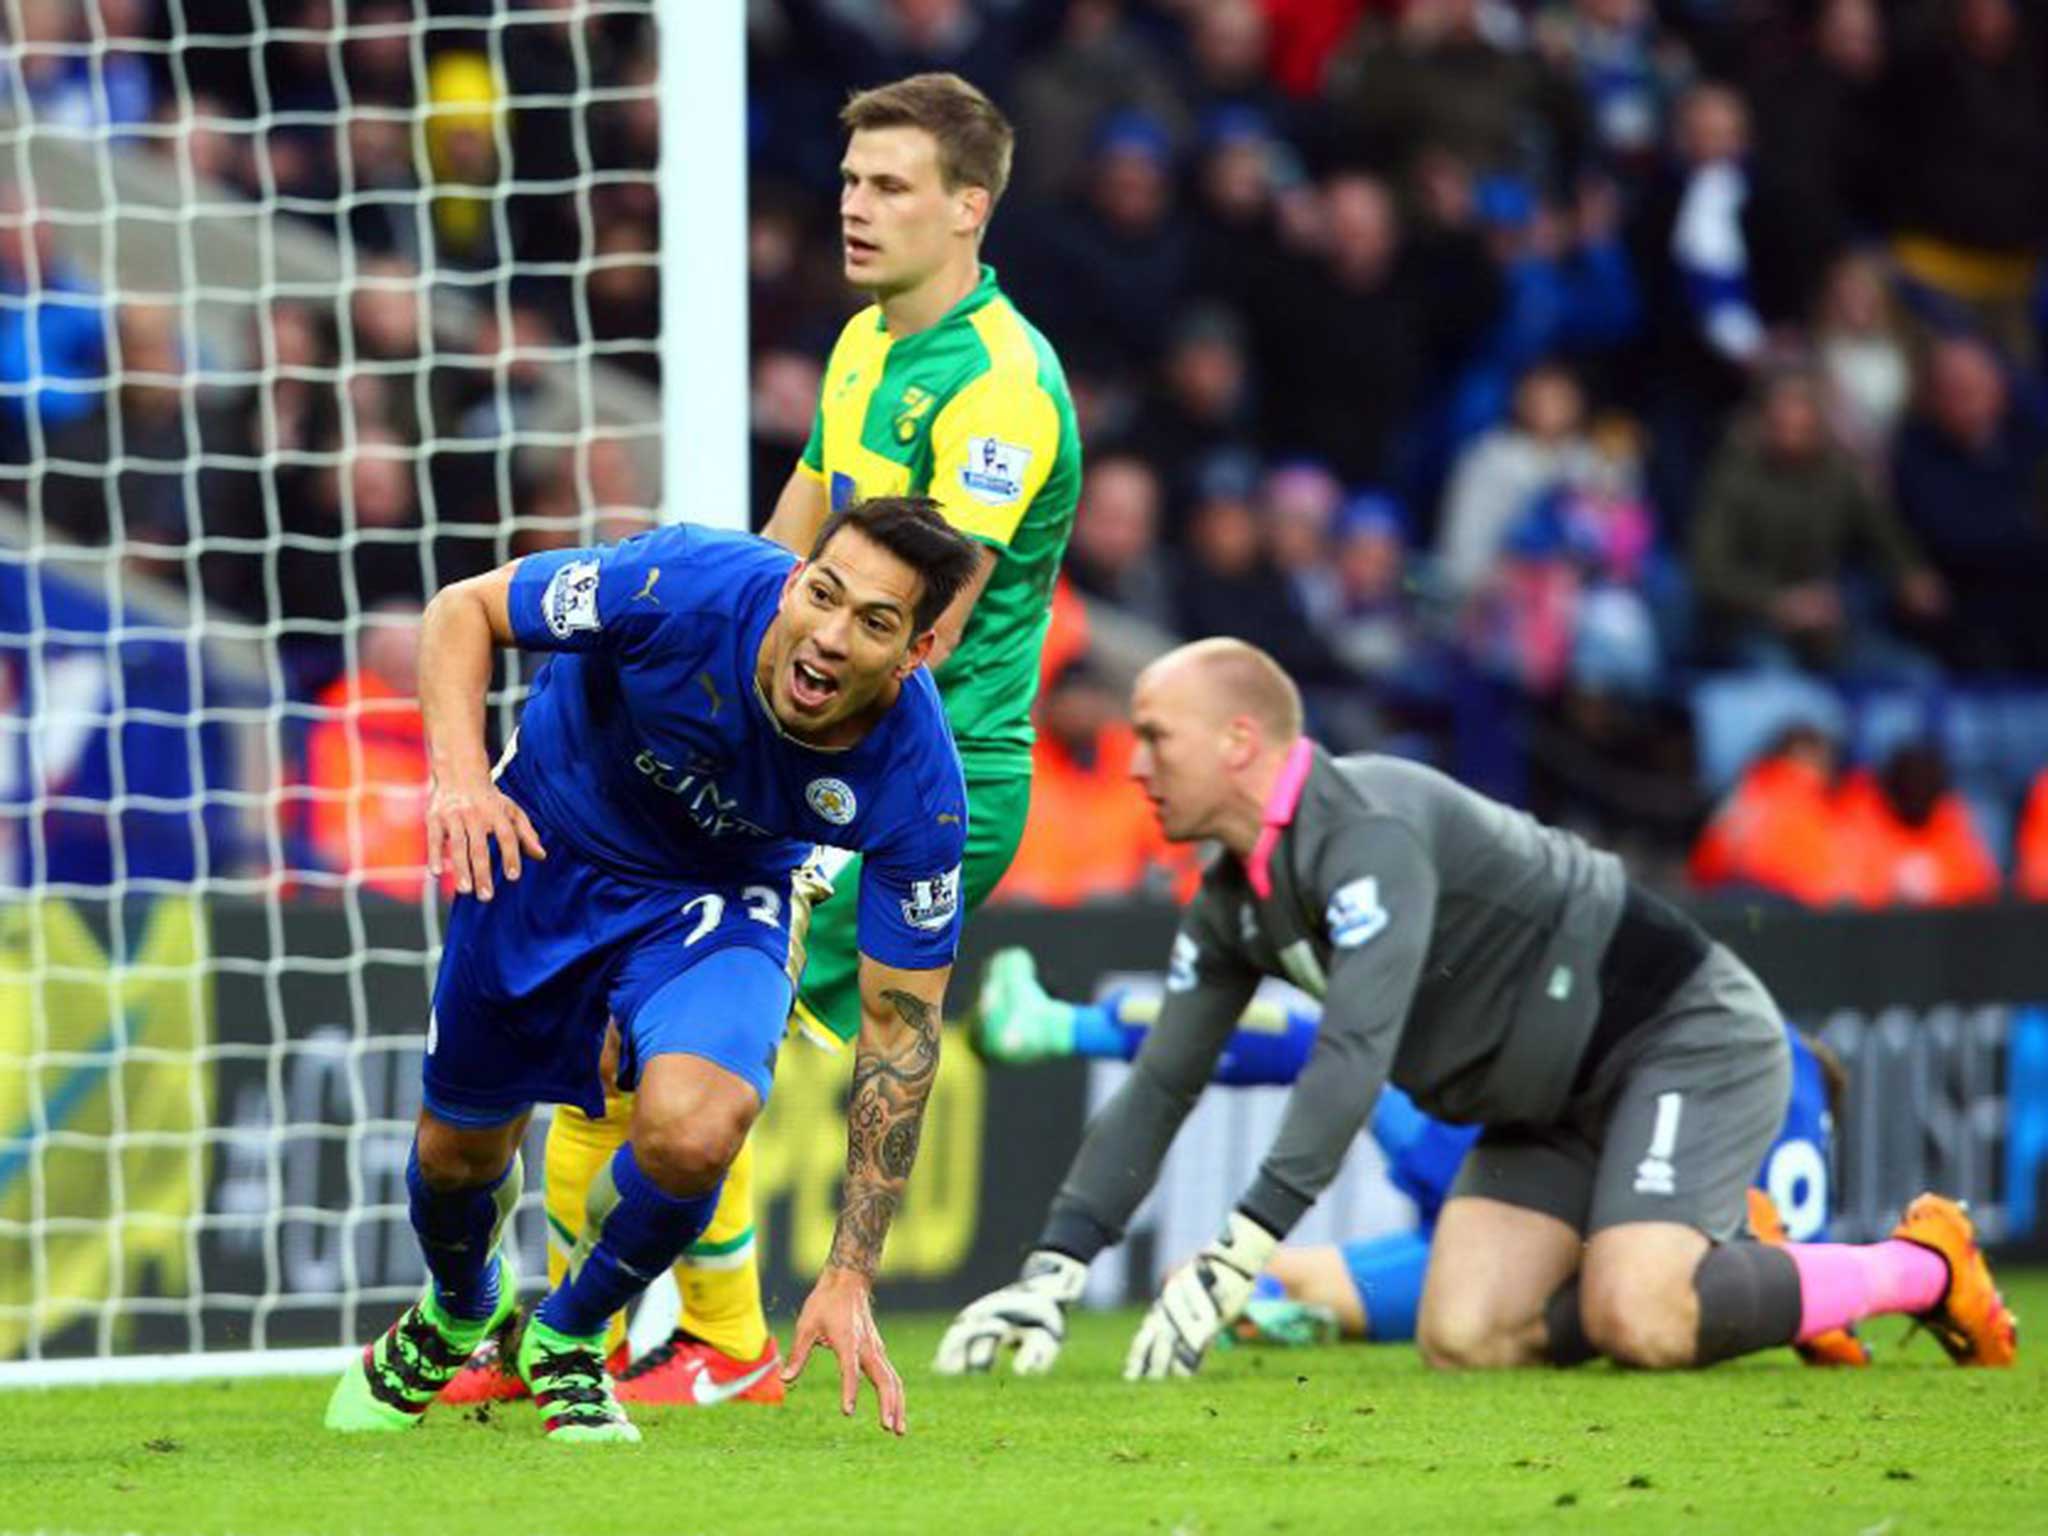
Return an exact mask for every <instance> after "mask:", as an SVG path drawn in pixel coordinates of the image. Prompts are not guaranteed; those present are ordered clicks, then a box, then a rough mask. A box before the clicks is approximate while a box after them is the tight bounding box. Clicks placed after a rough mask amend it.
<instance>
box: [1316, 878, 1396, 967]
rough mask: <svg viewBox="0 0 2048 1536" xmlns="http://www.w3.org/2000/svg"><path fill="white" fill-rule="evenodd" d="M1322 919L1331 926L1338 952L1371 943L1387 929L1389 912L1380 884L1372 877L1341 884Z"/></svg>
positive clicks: (1331, 936) (1331, 937)
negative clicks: (1384, 904) (1383, 900)
mask: <svg viewBox="0 0 2048 1536" xmlns="http://www.w3.org/2000/svg"><path fill="white" fill-rule="evenodd" d="M1323 920H1324V921H1325V922H1326V923H1328V924H1329V925H1330V943H1331V944H1332V945H1333V946H1334V947H1335V948H1338V949H1357V948H1358V947H1359V946H1360V945H1361V944H1369V943H1371V942H1372V940H1373V939H1374V938H1376V937H1377V936H1378V935H1379V932H1380V930H1381V929H1382V928H1384V927H1386V926H1387V920H1388V913H1387V909H1386V908H1385V907H1383V906H1381V905H1380V883H1379V881H1378V880H1377V879H1375V878H1374V877H1373V876H1371V875H1367V876H1366V877H1365V878H1364V879H1362V880H1353V881H1352V882H1351V883H1350V884H1348V885H1341V886H1339V887H1338V888H1337V892H1336V894H1335V895H1334V896H1332V897H1331V898H1330V905H1329V906H1328V907H1327V908H1326V909H1324V912H1323Z"/></svg>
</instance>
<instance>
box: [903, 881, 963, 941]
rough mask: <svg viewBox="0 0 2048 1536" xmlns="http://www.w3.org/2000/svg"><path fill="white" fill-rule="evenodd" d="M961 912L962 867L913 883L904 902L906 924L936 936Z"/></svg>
mask: <svg viewBox="0 0 2048 1536" xmlns="http://www.w3.org/2000/svg"><path fill="white" fill-rule="evenodd" d="M959 910H960V866H959V865H958V864H955V865H954V866H953V867H952V868H951V869H949V870H947V871H946V872H945V873H944V874H943V875H934V876H932V878H931V879H929V880H913V881H911V882H910V894H909V895H908V896H907V897H905V898H904V900H903V921H905V922H906V923H908V924H910V926H911V927H913V928H922V929H923V930H924V931H925V932H927V933H936V932H937V931H938V930H939V929H941V928H943V927H945V926H946V925H947V924H948V923H950V922H952V921H953V915H954V914H955V913H956V912H958V911H959Z"/></svg>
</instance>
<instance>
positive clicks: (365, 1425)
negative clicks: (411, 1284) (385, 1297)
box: [326, 1252, 519, 1434]
mask: <svg viewBox="0 0 2048 1536" xmlns="http://www.w3.org/2000/svg"><path fill="white" fill-rule="evenodd" d="M492 1262H494V1263H495V1264H496V1265H497V1266H498V1304H497V1306H496V1307H494V1308H492V1309H491V1315H490V1316H489V1317H486V1318H479V1319H478V1320H476V1321H475V1322H471V1321H470V1320H469V1319H467V1318H460V1317H450V1316H449V1315H448V1314H447V1312H446V1311H444V1310H443V1309H442V1307H441V1302H440V1298H439V1297H437V1296H436V1295H435V1294H434V1282H433V1281H432V1280H429V1281H428V1282H427V1288H426V1291H425V1293H424V1294H423V1295H422V1296H421V1297H420V1299H419V1300H418V1301H416V1302H414V1303H413V1304H412V1305H411V1306H409V1307H407V1308H406V1309H405V1311H404V1313H403V1314H401V1315H400V1317H399V1319H398V1321H397V1322H395V1323H393V1324H392V1325H391V1327H390V1328H389V1329H387V1330H386V1331H385V1333H384V1336H383V1337H382V1338H380V1339H378V1340H377V1341H376V1342H375V1343H373V1344H370V1345H368V1346H366V1347H365V1348H364V1350H363V1352H362V1354H361V1355H359V1356H357V1357H356V1359H354V1360H352V1361H350V1362H349V1367H348V1369H347V1370H345V1371H343V1372H342V1373H341V1380H340V1381H338V1382H336V1383H335V1384H334V1395H333V1396H331V1397H329V1398H328V1399H327V1419H326V1423H327V1427H328V1428H329V1429H332V1430H338V1431H340V1432H341V1433H343V1434H359V1433H365V1432H369V1433H376V1432H382V1431H389V1430H400V1429H411V1428H412V1427H413V1426H414V1425H415V1424H417V1423H419V1421H420V1419H421V1418H422V1417H423V1416H424V1415H425V1413H426V1411H427V1404H429V1403H431V1402H432V1401H433V1400H434V1398H435V1396H436V1394H438V1393H439V1392H440V1390H441V1389H442V1388H443V1387H445V1386H447V1385H448V1383H449V1382H451V1381H453V1380H454V1379H455V1375H456V1373H457V1372H458V1371H460V1370H461V1369H462V1368H463V1366H464V1365H466V1364H468V1363H469V1357H470V1356H471V1355H472V1354H474V1353H475V1352H476V1349H477V1346H478V1345H480V1344H482V1343H483V1341H484V1340H485V1339H487V1338H489V1337H490V1336H491V1335H492V1334H493V1333H495V1332H497V1330H498V1329H500V1328H502V1327H503V1326H504V1325H505V1323H506V1322H507V1320H509V1319H510V1318H511V1316H512V1314H513V1313H514V1312H516V1311H517V1310H518V1309H519V1282H518V1280H517V1278H516V1277H515V1276H514V1274H513V1272H512V1263H511V1260H509V1259H508V1258H506V1256H505V1255H504V1254H503V1253H502V1252H500V1253H499V1254H497V1255H496V1256H495V1258H494V1259H493V1261H492Z"/></svg>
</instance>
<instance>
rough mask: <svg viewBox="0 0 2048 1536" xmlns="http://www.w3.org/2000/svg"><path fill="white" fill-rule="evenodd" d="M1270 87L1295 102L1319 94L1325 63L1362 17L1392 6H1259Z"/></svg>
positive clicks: (1299, 2)
mask: <svg viewBox="0 0 2048 1536" xmlns="http://www.w3.org/2000/svg"><path fill="white" fill-rule="evenodd" d="M1263 8H1264V10H1265V13H1266V26H1267V30H1268V32H1269V35H1270V38H1271V42H1270V46H1269V50H1268V51H1269V56H1270V59H1271V64H1272V73H1273V80H1274V83H1275V84H1277V85H1278V86H1279V87H1280V89H1281V90H1283V91H1285V92H1286V93H1287V94H1288V95H1289V96H1291V97H1293V98H1295V99H1296V100H1306V99H1309V98H1313V97H1317V96H1320V95H1322V94H1323V88H1324V86H1325V84H1326V83H1327V76H1328V73H1329V66H1330V59H1331V57H1332V56H1333V55H1334V54H1335V53H1336V52H1337V50H1338V49H1339V48H1341V47H1342V46H1343V45H1344V42H1345V40H1346V39H1347V38H1348V37H1350V36H1351V33H1352V30H1353V28H1355V27H1356V26H1357V25H1358V19H1359V17H1361V16H1362V15H1364V14H1365V13H1366V12H1367V11H1391V10H1395V9H1398V3H1397V0H1264V5H1263Z"/></svg>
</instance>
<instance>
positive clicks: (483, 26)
mask: <svg viewBox="0 0 2048 1536" xmlns="http://www.w3.org/2000/svg"><path fill="white" fill-rule="evenodd" d="M0 25H4V30H5V34H6V46H5V48H4V50H0V695H4V698H5V704H6V708H5V710H4V712H0V722H4V726H5V731H4V736H0V948H4V958H0V1362H9V1363H7V1364H0V1377H4V1376H5V1375H7V1374H10V1373H11V1374H13V1375H14V1376H15V1377H16V1378H17V1379H19V1378H21V1377H23V1376H37V1375H40V1376H41V1378H42V1379H51V1378H52V1377H58V1376H63V1375H65V1374H88V1375H90V1374H100V1375H106V1374H113V1373H115V1372H116V1371H117V1370H118V1369H119V1368H120V1363H121V1362H122V1361H124V1360H128V1359H129V1358H130V1357H159V1359H158V1363H159V1365H160V1364H161V1359H160V1357H163V1356H167V1355H176V1356H192V1355H197V1354H200V1353H201V1352H206V1355H207V1361H208V1364H209V1365H210V1366H212V1367H218V1366H219V1365H220V1364H221V1363H222V1361H223V1359H224V1358H225V1357H226V1356H228V1355H234V1354H238V1353H243V1352H246V1353H244V1354H243V1357H244V1358H246V1359H247V1360H249V1361H252V1362H254V1363H255V1364H256V1366H257V1368H264V1367H275V1366H278V1365H283V1364H290V1363H292V1361H293V1359H294V1357H293V1356H292V1355H291V1353H290V1352H291V1351H292V1350H294V1349H303V1348H307V1347H324V1348H326V1349H327V1350H330V1351H332V1350H335V1349H338V1348H340V1347H342V1346H346V1345H349V1344H351V1343H353V1342H356V1341H359V1340H360V1339H362V1338H363V1337H365V1336H366V1334H367V1333H368V1332H370V1331H372V1330H373V1329H374V1328H375V1327H381V1326H382V1325H383V1323H384V1322H385V1321H386V1320H388V1318H389V1317H390V1316H391V1315H392V1313H393V1311H394V1310H395V1309H396V1306H397V1305H398V1304H400V1303H402V1302H403V1301H404V1300H407V1299H409V1298H410V1297H411V1296H413V1295H414V1294H416V1292H417V1289H418V1286H419V1284H420V1281H421V1269H420V1264H419V1259H418V1255H417V1250H416V1247H415V1245H414V1242H413V1239H412V1235H411V1231H410V1227H409V1225H408V1223H407V1220H406V1216H405V1186H404V1167H405V1159H406V1152H407V1148H408V1145H409V1142H410V1137H411V1125H412V1119H413V1116H414V1114H415V1112H416V1110H417V1108H418V1100H419V1087H418V1062H419V1052H420V1049H421V1044H422V1039H423V1034H424V1028H425V1021H426V1012H427V1008H426V1004H427V998H428V992H429V987H430V985H431V981H432V976H433V968H434V964H435V961H436V959H437V946H438V943H439V937H440V919H439V910H440V905H439V899H438V898H439V893H438V892H436V891H435V890H434V889H433V888H432V886H431V884H430V882H429V881H428V880H427V878H426V876H425V873H424V871H423V870H422V868H421V862H422V854H423V849H424V837H423V833H422V832H421V827H420V821H421V817H420V812H421V807H422V804H423V799H424V783H423V780H424V757H423V753H422V748H421V734H420V722H419V716H418V713H417V709H416V706H415V705H414V704H413V702H412V699H413V692H414V687H413V684H414V667H415V663H416V658H417V618H418V614H419V610H420V606H421V604H422V602H423V601H424V599H425V598H426V597H428V596H429V595H431V593H432V592H433V591H434V590H435V589H436V588H437V587H438V586H440V585H441V584H442V583H444V582H446V581H449V580H452V579H455V578H457V577H460V576H462V575H466V574H469V573H471V572H475V571H479V570H483V569H487V568H488V567H490V566H492V565H495V564H497V563H499V562H501V561H503V560H505V559H507V558H509V557H511V556H513V555H516V554H521V553H525V552H528V551H531V550H535V549H540V548H546V547H550V546H556V545H562V544H582V543H588V542H593V541H597V540H602V539H611V538H616V537H619V536H621V535H623V534H625V533H629V532H632V531H634V530H636V529H637V528H639V527H641V526H645V525H646V524H647V523H649V522H651V520H652V518H653V511H652V509H653V507H654V506H655V504H656V500H657V490H658V477H659V470H660V465H659V457H658V450H659V445H660V438H661V432H660V427H659V411H658V407H657V396H656V393H655V384H656V382H657V379H656V368H657V335H658V318H659V305H658V301H657V286H656V259H657V258H656V244H657V242H656V170H657V160H656V150H657V145H656V125H657V121H658V111H657V103H656V91H655V83H656V76H657V65H656V35H655V28H654V25H653V7H652V0H637V3H635V0H571V3H566V4H554V5H542V6H532V7H505V6H495V5H471V6H456V5H444V4H432V3H427V0H282V3H280V0H268V3H258V0H163V3H160V4H150V3H145V0H0ZM731 387H732V388H733V389H736V390H737V389H741V388H743V385H742V384H741V382H740V381H737V380H735V381H732V382H731ZM519 687H520V677H519V676H518V674H517V672H516V670H515V671H511V672H508V674H507V675H505V676H503V677H502V678H501V679H500V686H499V687H498V688H497V690H496V691H495V692H494V695H493V697H494V699H495V701H496V703H497V705H498V708H497V709H496V710H495V711H494V712H493V713H494V730H496V731H498V732H502V731H503V730H504V728H505V723H506V719H505V717H506V712H507V710H508V709H509V707H510V705H511V703H512V702H513V701H515V700H516V698H517V697H518V693H519ZM536 1134H538V1133H537V1132H536ZM527 1155H528V1161H529V1166H530V1167H534V1168H537V1167H538V1158H537V1156H536V1149H534V1148H529V1149H528V1154H527ZM534 1183H535V1184H537V1183H538V1180H537V1179H536V1180H535V1181H534ZM536 1202H537V1197H529V1200H528V1202H527V1208H526V1209H525V1210H523V1211H522V1213H521V1216H520V1219H519V1223H518V1227H517V1234H516V1241H517V1243H518V1245H519V1247H520V1249H521V1260H522V1262H521V1270H522V1273H523V1274H524V1275H525V1276H527V1277H528V1279H529V1281H532V1280H535V1279H537V1277H539V1276H541V1275H543V1274H544V1273H545V1260H544V1257H543V1247H544V1241H545V1238H544V1231H543V1223H542V1220H541V1217H540V1213H539V1211H538V1208H537V1203H536ZM81 1361H82V1362H84V1363H83V1364H80V1365H76V1366H71V1365H67V1364H66V1362H81Z"/></svg>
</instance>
